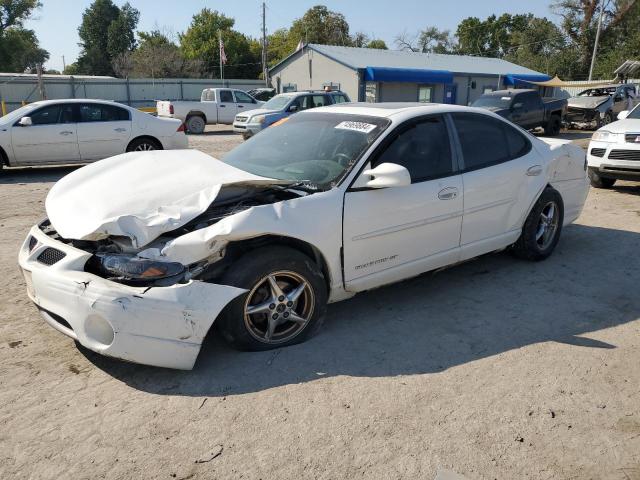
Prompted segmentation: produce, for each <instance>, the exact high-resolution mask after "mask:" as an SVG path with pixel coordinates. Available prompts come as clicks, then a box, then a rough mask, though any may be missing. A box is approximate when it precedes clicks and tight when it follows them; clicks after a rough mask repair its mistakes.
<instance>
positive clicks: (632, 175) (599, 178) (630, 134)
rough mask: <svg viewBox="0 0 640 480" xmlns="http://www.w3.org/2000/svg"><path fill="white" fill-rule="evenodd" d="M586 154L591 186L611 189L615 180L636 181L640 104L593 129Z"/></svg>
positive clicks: (639, 155)
mask: <svg viewBox="0 0 640 480" xmlns="http://www.w3.org/2000/svg"><path fill="white" fill-rule="evenodd" d="M587 152H588V153H587V159H588V161H589V178H590V180H591V185H593V186H594V187H596V188H611V187H613V184H614V183H616V180H631V181H636V182H640V105H637V106H636V107H635V108H634V109H633V110H631V111H628V110H623V111H622V112H620V113H619V114H618V121H616V122H613V123H610V124H608V125H605V126H604V127H602V128H600V129H599V130H597V131H596V132H595V133H594V134H593V137H591V142H589V148H588V150H587Z"/></svg>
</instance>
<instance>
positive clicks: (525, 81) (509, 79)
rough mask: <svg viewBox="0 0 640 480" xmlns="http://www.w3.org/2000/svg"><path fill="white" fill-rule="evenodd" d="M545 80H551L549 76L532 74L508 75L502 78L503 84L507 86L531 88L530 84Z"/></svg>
mask: <svg viewBox="0 0 640 480" xmlns="http://www.w3.org/2000/svg"><path fill="white" fill-rule="evenodd" d="M547 80H551V77H550V76H549V75H543V74H540V75H532V74H523V73H521V74H516V73H509V74H507V75H505V76H504V84H505V85H507V86H514V87H517V86H521V85H522V86H527V85H528V86H532V85H531V84H530V82H546V81H547Z"/></svg>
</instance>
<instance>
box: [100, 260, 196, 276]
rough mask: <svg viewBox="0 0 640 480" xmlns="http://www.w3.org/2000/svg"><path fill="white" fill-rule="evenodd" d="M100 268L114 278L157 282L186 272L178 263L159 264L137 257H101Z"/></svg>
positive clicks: (155, 261)
mask: <svg viewBox="0 0 640 480" xmlns="http://www.w3.org/2000/svg"><path fill="white" fill-rule="evenodd" d="M99 258H100V266H101V267H102V269H103V270H104V271H105V272H107V273H109V274H111V275H113V276H114V277H120V278H125V279H128V280H157V279H160V278H168V277H175V276H176V275H180V274H181V273H183V272H184V271H185V268H184V265H182V264H181V263H177V262H158V261H157V260H148V259H146V258H140V257H137V256H135V255H126V254H113V255H101V256H100V257H99Z"/></svg>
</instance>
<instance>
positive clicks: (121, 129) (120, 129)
mask: <svg viewBox="0 0 640 480" xmlns="http://www.w3.org/2000/svg"><path fill="white" fill-rule="evenodd" d="M113 130H114V131H115V132H126V131H127V129H126V128H114V129H113Z"/></svg>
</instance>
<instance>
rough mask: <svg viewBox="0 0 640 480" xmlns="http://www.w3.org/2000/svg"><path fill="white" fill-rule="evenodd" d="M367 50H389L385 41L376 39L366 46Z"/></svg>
mask: <svg viewBox="0 0 640 480" xmlns="http://www.w3.org/2000/svg"><path fill="white" fill-rule="evenodd" d="M365 47H366V48H375V49H378V50H389V48H388V47H387V44H386V43H384V40H380V39H375V40H371V41H370V42H369V43H367V44H366V45H365Z"/></svg>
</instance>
